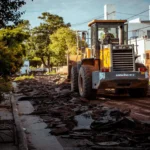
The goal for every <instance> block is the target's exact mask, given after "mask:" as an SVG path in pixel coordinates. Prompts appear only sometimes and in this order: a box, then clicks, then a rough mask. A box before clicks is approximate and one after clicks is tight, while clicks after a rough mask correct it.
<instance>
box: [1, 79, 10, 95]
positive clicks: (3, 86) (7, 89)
mask: <svg viewBox="0 0 150 150" xmlns="http://www.w3.org/2000/svg"><path fill="white" fill-rule="evenodd" d="M11 90H12V84H11V82H10V81H5V80H4V79H3V78H0V92H6V93H7V92H10V91H11Z"/></svg>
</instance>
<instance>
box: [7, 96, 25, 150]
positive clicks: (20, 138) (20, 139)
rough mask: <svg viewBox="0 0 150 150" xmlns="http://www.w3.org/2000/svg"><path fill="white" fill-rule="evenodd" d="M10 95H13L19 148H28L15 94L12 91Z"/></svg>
mask: <svg viewBox="0 0 150 150" xmlns="http://www.w3.org/2000/svg"><path fill="white" fill-rule="evenodd" d="M10 95H11V103H12V110H13V116H14V121H15V125H16V130H17V136H18V137H17V138H18V143H19V150H28V144H27V139H26V135H25V133H24V131H23V128H22V126H21V123H20V118H19V115H18V109H17V106H16V101H15V98H14V95H13V94H12V93H11V94H10Z"/></svg>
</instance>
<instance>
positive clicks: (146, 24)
mask: <svg viewBox="0 0 150 150" xmlns="http://www.w3.org/2000/svg"><path fill="white" fill-rule="evenodd" d="M149 7H150V6H149ZM149 14H150V11H149ZM149 19H150V16H149ZM128 26H129V33H128V35H129V41H128V42H129V44H134V49H135V53H136V54H137V55H138V56H139V57H138V59H137V60H136V61H137V62H141V63H143V64H145V65H146V67H147V68H148V71H149V75H150V20H141V19H140V18H137V19H134V20H131V21H129V22H128Z"/></svg>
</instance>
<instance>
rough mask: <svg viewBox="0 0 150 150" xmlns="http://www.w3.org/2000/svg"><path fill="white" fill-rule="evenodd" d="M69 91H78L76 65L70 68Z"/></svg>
mask: <svg viewBox="0 0 150 150" xmlns="http://www.w3.org/2000/svg"><path fill="white" fill-rule="evenodd" d="M71 91H72V92H78V70H77V66H72V68H71Z"/></svg>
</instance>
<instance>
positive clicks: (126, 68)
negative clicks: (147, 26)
mask: <svg viewBox="0 0 150 150" xmlns="http://www.w3.org/2000/svg"><path fill="white" fill-rule="evenodd" d="M126 22H127V20H93V21H92V22H90V23H89V24H88V26H89V27H90V28H91V33H90V35H91V49H89V48H87V49H86V51H85V55H84V56H85V57H84V58H82V59H81V61H79V62H77V63H76V64H75V65H74V66H72V68H71V89H72V91H78V92H79V94H80V96H81V97H84V98H88V99H94V98H95V97H96V95H97V93H98V92H99V91H100V90H101V89H103V90H104V91H107V92H108V91H111V92H112V91H113V92H115V93H118V94H119V93H120V92H122V91H124V90H126V91H128V93H129V95H130V96H131V97H144V96H146V95H147V91H148V72H147V69H146V67H145V66H144V65H143V64H140V63H136V62H135V60H136V55H135V53H134V45H128V24H127V23H126Z"/></svg>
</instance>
